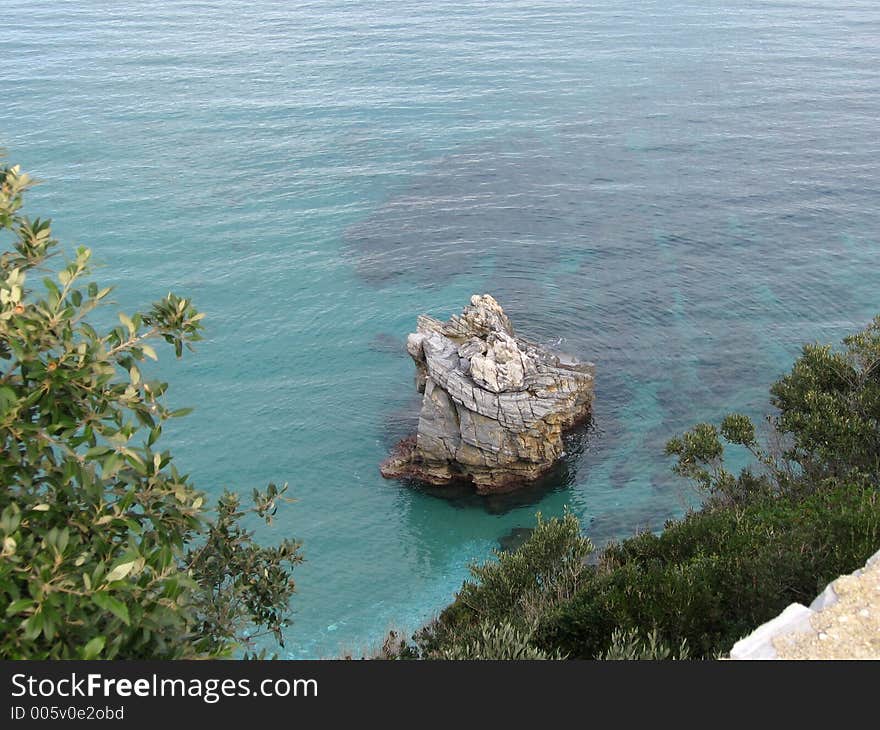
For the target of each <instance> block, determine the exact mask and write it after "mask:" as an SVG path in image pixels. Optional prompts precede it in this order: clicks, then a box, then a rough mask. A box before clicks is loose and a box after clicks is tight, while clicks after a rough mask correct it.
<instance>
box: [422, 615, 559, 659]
mask: <svg viewBox="0 0 880 730" xmlns="http://www.w3.org/2000/svg"><path fill="white" fill-rule="evenodd" d="M533 633H534V632H533V631H522V630H520V629H518V628H517V627H515V626H513V625H512V624H509V623H507V622H502V623H500V624H497V625H494V624H491V623H483V624H481V626H480V629H479V632H478V634H477V636H476V638H475V639H474V640H473V641H470V642H467V643H457V644H453V645H452V646H451V647H449V648H446V649H444V650H443V651H441V652H440V653H439V655H438V656H436V657H435V658H437V659H450V660H474V659H479V660H499V659H505V660H526V659H565V656H564V655H562V654H560V653H559V652H557V651H551V652H546V651H542V650H541V649H538V648H536V647H535V646H533V645H532V637H533Z"/></svg>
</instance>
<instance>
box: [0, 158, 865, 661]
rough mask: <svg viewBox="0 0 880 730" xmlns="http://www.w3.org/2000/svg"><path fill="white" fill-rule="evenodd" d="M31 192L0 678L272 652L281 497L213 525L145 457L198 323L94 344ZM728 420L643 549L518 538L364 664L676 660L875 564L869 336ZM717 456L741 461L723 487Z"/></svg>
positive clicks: (5, 257) (4, 240) (10, 219)
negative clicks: (744, 458)
mask: <svg viewBox="0 0 880 730" xmlns="http://www.w3.org/2000/svg"><path fill="white" fill-rule="evenodd" d="M32 184H33V181H32V180H31V179H30V178H29V176H28V175H27V174H25V173H23V172H22V171H21V170H20V169H19V168H18V167H16V166H2V167H0V244H2V246H3V253H2V254H0V439H2V450H0V478H2V483H3V489H2V490H0V657H2V658H6V659H17V658H35V659H42V658H52V659H65V658H82V659H88V658H120V659H122V658H164V659H176V658H196V657H214V656H231V655H238V656H242V655H244V656H249V655H252V654H253V653H254V652H256V651H257V650H258V648H259V647H260V646H261V645H262V642H261V641H260V637H262V636H264V635H268V636H271V637H273V638H274V639H275V640H277V642H278V643H280V644H282V645H283V633H282V632H283V629H284V627H285V626H286V625H287V623H288V622H289V612H290V602H291V599H292V596H293V594H294V590H295V584H294V580H293V576H292V571H293V569H294V568H295V566H296V565H297V564H298V563H299V562H300V561H301V560H302V555H301V546H300V545H299V543H297V542H296V541H294V540H283V541H281V542H280V543H279V544H277V545H275V546H268V547H267V546H263V545H261V544H259V543H258V542H257V541H256V540H255V539H254V534H253V532H252V531H251V530H248V529H246V528H245V526H244V522H245V521H246V519H249V517H250V516H255V517H257V518H259V519H261V520H265V521H266V522H269V523H271V521H272V516H273V514H274V513H275V511H276V509H277V507H278V505H279V504H280V503H282V502H285V501H290V500H289V499H288V498H287V496H286V486H280V487H278V486H276V485H274V484H270V485H268V487H267V488H266V489H265V490H262V491H260V490H254V491H253V495H252V497H253V505H252V506H249V507H247V508H245V507H243V506H242V505H241V503H240V498H239V497H238V496H237V494H235V493H233V492H231V491H227V492H225V493H224V494H223V496H221V497H220V499H219V500H218V502H217V505H216V508H215V509H214V510H211V509H209V505H208V503H207V501H206V498H205V495H204V494H203V493H202V492H200V491H198V490H197V489H196V488H195V486H194V485H193V484H192V483H191V481H190V479H189V477H188V476H187V475H185V474H181V473H180V472H179V471H178V470H177V469H176V467H175V465H174V462H173V459H172V455H171V453H170V452H169V451H168V450H167V449H165V448H164V447H163V446H161V445H160V443H161V441H162V431H163V425H164V424H165V423H166V422H167V421H168V420H169V419H172V418H180V417H183V416H185V415H186V410H185V409H178V410H174V409H172V408H170V407H169V406H168V405H167V390H168V385H167V383H165V382H162V381H160V380H157V379H154V378H153V377H152V374H153V373H154V372H155V370H154V366H153V365H151V361H153V360H156V359H157V357H158V353H157V351H156V349H154V346H153V345H154V344H155V343H159V344H161V343H165V344H166V345H167V346H170V347H171V348H172V349H173V350H174V352H175V355H176V356H177V357H181V356H182V355H183V353H184V352H185V351H187V350H189V349H192V346H193V345H194V344H195V343H197V342H198V341H199V340H200V338H201V333H202V319H203V315H202V313H201V312H199V311H198V310H197V309H196V308H195V307H194V306H193V304H192V303H191V301H190V300H188V299H185V298H181V297H178V296H176V295H174V294H168V296H167V297H165V298H164V299H162V300H161V301H159V302H156V303H155V304H153V305H152V307H150V308H149V309H147V310H145V311H141V312H133V313H128V314H127V313H118V315H117V319H118V324H117V323H116V321H112V322H110V323H109V324H108V320H109V315H108V312H109V309H110V308H109V303H110V301H111V300H110V294H111V290H110V288H105V287H101V286H100V285H99V284H98V283H96V282H93V281H91V264H90V261H91V254H90V251H89V250H88V249H86V248H80V249H78V250H77V251H76V252H75V253H74V255H73V256H72V258H70V259H69V260H64V261H61V260H60V258H59V255H58V253H59V252H58V242H57V241H56V240H55V239H54V238H53V235H52V232H51V226H50V224H49V222H48V221H46V220H41V219H39V218H29V217H27V216H25V215H24V214H23V204H24V197H25V194H26V192H27V190H28V188H29V187H30V186H31V185H32ZM770 405H771V407H772V409H773V415H772V416H770V417H768V419H767V422H766V424H765V425H764V427H763V428H761V429H759V428H758V427H757V426H756V424H755V423H753V422H752V420H750V419H749V418H747V417H746V416H743V415H741V414H731V415H729V416H727V417H726V418H724V419H723V420H722V422H721V423H720V424H718V425H715V424H708V423H702V424H698V425H696V426H695V427H694V428H692V429H691V430H690V431H688V432H687V433H685V434H683V435H681V436H679V437H677V438H673V439H672V440H670V441H669V443H668V445H667V453H668V454H669V456H670V457H673V458H674V464H673V469H674V471H675V472H676V473H677V474H679V475H680V476H682V477H684V478H686V479H688V480H690V482H691V483H692V484H693V485H694V486H695V487H696V488H697V489H698V490H699V491H700V493H701V494H702V496H703V498H704V499H703V503H702V506H701V507H700V509H698V510H694V511H691V512H690V513H688V514H686V515H685V516H684V517H682V518H681V519H679V520H674V521H670V522H669V523H667V525H666V528H665V529H664V530H663V531H662V532H660V533H659V534H654V533H650V532H645V533H641V534H637V535H634V536H633V537H630V538H629V539H626V540H622V541H620V542H615V543H612V544H610V545H608V546H605V547H604V548H603V549H601V550H596V548H595V547H594V545H593V544H592V543H591V542H590V540H589V539H588V538H587V537H585V536H584V535H583V534H582V532H581V526H580V524H579V522H578V520H577V518H576V517H575V516H574V515H571V514H566V515H564V516H562V517H559V518H553V519H544V518H543V517H542V516H541V515H538V518H537V526H536V528H535V530H534V532H533V533H532V535H531V537H530V539H529V540H528V541H527V542H526V543H525V544H524V545H523V546H522V547H520V548H519V549H518V550H515V551H499V552H498V553H497V555H496V558H495V559H493V560H490V561H489V562H487V563H485V564H483V565H475V566H473V568H472V579H471V580H469V581H467V582H465V583H464V585H463V586H462V587H461V590H460V591H459V593H458V595H457V596H456V599H455V601H454V602H453V603H452V604H451V605H450V606H448V607H447V608H446V609H445V610H444V611H443V612H442V613H441V614H440V615H439V616H438V617H437V618H436V619H435V620H434V621H432V622H431V623H430V624H428V625H427V626H425V627H423V628H422V629H421V630H419V631H418V632H417V633H416V634H415V635H414V636H413V637H412V638H411V639H409V640H405V641H401V640H399V639H398V638H397V637H394V638H395V640H394V641H386V642H385V648H384V650H383V655H384V656H387V657H389V658H420V659H564V658H598V659H693V658H713V657H717V656H721V655H724V654H725V653H726V652H727V651H729V649H730V647H731V646H732V644H733V643H734V642H735V641H736V640H737V639H739V638H740V637H741V636H743V635H744V634H747V633H748V632H750V631H751V630H752V629H753V628H754V627H755V626H757V625H758V624H760V623H762V622H764V621H766V620H768V619H770V618H772V617H773V616H775V615H777V614H778V613H779V612H780V611H781V610H782V609H784V608H785V606H787V605H788V604H789V603H791V602H793V601H798V602H809V601H810V600H811V599H812V597H813V596H815V595H816V594H817V593H818V592H819V591H820V590H821V589H822V587H823V586H824V585H825V584H826V583H828V582H829V581H830V580H832V579H834V578H835V577H837V576H838V575H840V574H842V573H846V572H849V571H851V570H853V569H854V568H856V567H858V566H859V565H861V564H862V563H863V562H864V561H865V559H866V558H867V557H868V556H870V555H871V554H873V553H874V552H875V551H876V550H877V548H878V546H880V501H878V490H877V485H878V481H880V317H878V318H877V319H875V320H874V321H873V322H871V323H870V324H868V325H867V326H866V327H865V328H864V329H863V330H861V331H859V332H857V333H855V334H853V335H851V336H849V337H847V338H845V339H844V341H843V344H842V347H838V348H835V347H832V346H830V345H821V344H810V345H807V346H805V347H804V348H803V351H802V353H801V355H800V357H799V358H798V359H797V360H796V362H795V363H794V365H793V366H792V368H791V370H790V372H788V373H787V374H786V375H785V376H783V377H782V378H780V379H779V380H778V381H777V382H776V383H774V384H773V385H772V387H771V389H770ZM729 449H737V450H744V452H746V453H748V454H750V455H751V459H750V462H751V463H750V464H749V466H747V467H746V468H744V469H742V470H740V471H739V472H738V473H734V472H733V471H731V470H729V469H728V468H727V466H726V463H725V453H726V452H727V450H729Z"/></svg>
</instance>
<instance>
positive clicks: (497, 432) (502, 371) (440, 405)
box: [381, 294, 594, 493]
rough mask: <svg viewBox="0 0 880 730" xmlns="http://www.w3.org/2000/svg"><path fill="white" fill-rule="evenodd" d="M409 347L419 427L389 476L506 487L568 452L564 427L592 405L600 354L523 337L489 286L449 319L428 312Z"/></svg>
mask: <svg viewBox="0 0 880 730" xmlns="http://www.w3.org/2000/svg"><path fill="white" fill-rule="evenodd" d="M406 349H407V351H408V352H409V354H410V355H411V356H412V358H413V360H414V361H415V364H416V387H417V388H418V390H419V392H420V393H424V397H423V399H422V408H421V412H420V414H419V427H418V432H417V434H416V435H415V437H414V438H413V437H410V438H408V439H404V441H402V442H401V443H400V444H399V445H398V447H397V449H396V451H395V453H394V454H392V456H391V457H390V458H389V459H388V460H386V461H385V462H384V463H383V464H382V466H381V472H382V475H383V476H386V477H390V478H391V477H407V478H413V479H418V480H421V481H425V482H428V483H431V484H437V485H443V484H448V483H450V482H453V481H458V480H470V481H472V482H473V483H474V485H475V487H476V489H477V491H478V492H481V493H490V492H497V491H507V490H509V489H513V488H515V487H516V486H518V485H520V484H524V483H526V482H528V481H530V480H533V479H535V478H537V477H538V476H540V475H541V474H542V473H544V472H545V471H547V469H549V468H550V467H551V466H552V465H553V463H554V462H555V461H556V460H557V459H558V458H559V457H560V456H561V455H562V451H563V446H562V433H563V431H564V430H565V429H567V428H569V427H571V426H574V425H575V424H576V423H578V422H579V421H582V420H584V419H585V418H587V417H588V416H589V414H590V410H591V406H592V401H593V369H594V368H593V365H592V363H582V362H579V361H577V360H576V359H575V358H572V357H570V356H567V355H564V354H562V353H558V352H553V351H551V350H549V349H548V348H545V347H542V346H540V345H537V344H535V343H532V342H529V341H528V340H526V339H523V338H522V337H517V336H516V334H515V333H514V330H513V325H512V324H511V323H510V320H509V319H508V318H507V315H505V314H504V310H502V308H501V306H500V305H499V304H498V302H496V301H495V299H493V298H492V297H491V296H489V295H488V294H485V295H483V296H478V295H474V296H473V297H471V303H470V305H469V306H467V307H465V308H464V311H463V312H462V313H461V315H459V316H453V317H452V318H451V319H450V320H449V321H448V322H441V321H439V320H437V319H434V318H433V317H428V316H425V315H422V316H420V317H419V318H418V325H417V331H416V332H414V333H412V334H411V335H409V337H408V338H407V343H406Z"/></svg>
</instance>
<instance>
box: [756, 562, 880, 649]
mask: <svg viewBox="0 0 880 730" xmlns="http://www.w3.org/2000/svg"><path fill="white" fill-rule="evenodd" d="M832 587H833V588H834V592H835V593H836V594H837V596H838V601H837V602H836V603H834V604H833V605H831V606H828V607H826V608H825V609H823V610H822V611H818V612H816V613H815V614H814V615H813V616H811V617H810V623H811V624H812V627H813V629H814V633H812V632H811V633H803V634H795V635H791V636H780V637H777V638H776V639H774V640H773V645H774V647H775V648H776V651H777V653H778V656H779V658H780V659H880V560H877V559H875V560H873V561H872V562H870V563H869V564H868V566H867V567H865V568H863V570H862V572H861V574H860V575H856V574H852V575H845V576H842V577H840V578H838V579H837V580H836V581H834V583H832Z"/></svg>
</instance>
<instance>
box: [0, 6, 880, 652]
mask: <svg viewBox="0 0 880 730" xmlns="http://www.w3.org/2000/svg"><path fill="white" fill-rule="evenodd" d="M2 9H3V13H2V15H3V23H2V28H0V57H2V59H3V61H2V63H0V146H2V147H4V148H5V150H6V154H7V158H8V161H9V162H15V163H19V164H21V165H22V167H23V168H24V169H25V170H27V171H29V172H30V173H31V174H32V175H34V176H35V177H37V178H38V179H39V180H40V181H41V184H40V185H39V186H38V187H37V188H35V189H34V190H33V191H32V193H31V194H30V195H29V197H28V207H27V212H28V213H29V214H30V215H32V216H34V217H37V216H39V217H51V218H52V219H53V221H54V230H55V234H56V235H57V237H58V238H59V239H60V240H61V241H62V244H63V247H64V250H65V251H67V252H68V253H70V252H72V251H73V248H74V247H75V246H80V245H83V246H88V247H89V248H91V249H92V251H93V256H94V259H95V262H96V264H97V268H96V270H95V278H96V279H97V280H98V281H99V282H101V283H102V284H104V285H112V286H113V287H114V294H113V300H114V301H113V303H112V304H111V305H110V306H109V309H108V310H107V313H106V314H107V315H109V320H110V321H112V320H115V317H116V313H117V312H118V311H125V312H132V311H135V310H136V309H138V308H142V307H145V306H147V305H148V304H149V303H150V302H152V301H155V300H157V299H159V298H161V297H163V296H164V295H165V294H166V293H167V292H168V291H174V292H176V293H179V294H181V295H186V296H189V297H192V299H193V301H194V303H195V304H196V306H197V307H199V308H200V309H201V310H203V311H204V312H206V318H205V320H204V323H205V327H206V331H205V335H206V336H205V340H204V342H202V343H200V345H199V347H198V348H197V351H196V352H195V353H191V354H187V355H186V356H185V357H184V358H182V359H181V360H179V361H178V360H176V359H175V357H174V354H173V351H171V350H167V351H163V350H161V349H160V353H159V354H160V363H159V364H158V365H157V366H155V370H156V372H157V373H158V374H159V375H160V376H161V377H163V378H165V379H167V380H168V381H169V382H170V383H171V387H170V390H169V395H168V399H169V403H170V405H172V406H174V407H179V408H182V407H193V408H194V409H195V410H194V412H193V414H192V415H190V416H188V417H187V418H184V419H179V420H177V421H175V422H173V424H172V426H170V427H169V428H168V429H166V432H165V434H164V435H163V440H164V445H165V447H166V448H169V449H170V450H171V451H172V453H173V454H174V457H175V463H176V464H177V465H178V468H180V469H181V470H182V471H184V472H186V473H188V474H190V476H191V478H192V481H193V483H194V484H195V485H196V486H197V487H198V488H200V489H202V490H204V491H206V492H207V493H208V494H209V495H211V496H213V497H216V496H218V495H219V494H220V493H222V491H223V490H224V489H232V490H236V491H239V492H240V493H242V494H243V495H244V496H245V498H247V495H249V494H250V493H251V490H252V489H253V488H255V487H262V486H265V485H266V484H267V483H268V482H270V481H274V482H276V483H279V484H280V483H285V482H286V483H288V484H289V485H290V487H289V495H290V496H291V497H293V498H295V502H293V503H290V504H285V505H283V506H282V507H281V508H280V509H279V511H278V513H277V515H276V518H275V522H274V524H273V525H272V526H271V527H267V526H265V525H261V524H259V523H258V522H257V521H253V522H251V523H249V525H250V526H251V527H252V528H253V529H254V530H255V531H256V534H257V537H258V538H259V539H260V540H262V541H265V542H271V541H273V540H277V539H281V538H282V537H291V538H296V539H300V540H302V542H303V554H304V556H305V558H306V561H305V562H304V563H303V564H302V565H301V566H298V567H297V568H296V569H295V573H294V575H295V578H296V583H297V593H296V595H295V596H294V598H293V600H292V602H291V609H292V619H293V621H292V624H291V626H290V627H289V629H288V630H287V631H286V633H285V641H284V646H283V647H280V646H277V645H274V644H266V647H267V648H269V649H271V650H272V651H276V652H277V653H278V655H279V656H280V657H282V658H292V659H296V658H335V657H341V656H346V655H352V656H362V655H365V654H369V653H370V652H371V651H373V650H374V649H375V648H376V647H377V646H378V645H379V644H380V643H381V641H382V638H383V636H384V635H385V634H386V633H387V631H389V630H396V631H398V632H404V633H409V632H411V631H413V630H415V629H416V628H418V627H419V626H420V625H422V624H424V623H425V622H426V621H429V620H430V619H431V618H432V617H433V616H436V615H437V613H438V611H440V610H441V609H442V608H443V607H444V606H445V605H446V604H448V603H449V602H450V601H451V600H452V599H453V597H454V595H455V592H456V590H457V589H458V588H459V587H460V585H461V583H462V581H463V580H465V579H467V577H468V575H469V573H468V566H469V565H470V564H471V563H473V562H482V561H485V560H489V559H492V556H493V550H496V549H501V548H510V547H513V546H514V545H515V544H517V543H518V542H519V541H521V540H522V539H523V538H524V537H525V536H526V535H528V532H529V530H530V529H531V528H532V527H533V526H534V524H535V514H536V513H537V512H541V513H542V514H543V515H544V516H545V517H553V516H558V515H561V514H563V513H564V512H565V511H566V510H569V511H571V512H572V513H573V514H575V515H576V516H577V517H578V518H579V519H580V521H581V524H582V526H583V530H584V532H585V534H586V535H588V536H589V537H590V538H591V539H592V540H593V542H594V544H595V545H596V546H597V547H601V546H602V545H604V544H606V543H607V542H608V541H609V540H613V539H619V538H621V537H625V536H626V535H629V534H632V533H633V532H635V531H640V530H653V531H656V530H660V529H662V528H663V525H664V524H665V522H666V521H667V520H670V519H675V518H677V517H680V516H681V515H682V514H684V513H685V511H686V510H688V509H690V508H693V507H695V506H696V505H698V504H699V495H698V494H696V493H694V492H693V491H692V490H691V489H690V487H689V486H688V485H687V484H686V483H685V482H684V481H682V480H681V479H680V478H678V477H676V475H675V474H673V473H672V471H671V469H670V466H671V462H670V459H669V458H668V457H666V456H665V455H664V445H665V443H666V441H667V440H668V439H670V438H672V437H673V436H676V435H678V434H680V433H681V432H682V431H684V430H685V429H687V428H689V427H690V426H692V425H693V424H695V423H697V422H701V421H717V420H718V419H720V418H721V417H722V416H723V415H724V414H725V413H728V412H731V411H738V412H743V413H746V414H748V415H750V416H753V417H755V418H756V419H758V420H759V422H760V423H763V422H764V421H763V419H764V417H765V416H766V415H768V414H771V413H772V409H771V406H770V404H769V399H768V388H769V387H770V385H771V384H772V383H773V381H774V380H775V379H777V378H778V377H779V376H780V375H782V374H783V373H784V372H785V371H786V370H787V369H788V368H789V367H790V366H791V364H792V362H793V361H794V359H795V358H796V357H797V356H798V353H799V352H800V350H801V347H802V346H803V344H804V343H807V342H812V341H821V342H839V340H840V339H841V338H842V337H843V336H845V335H846V334H847V333H850V332H853V331H855V330H857V329H859V328H861V327H863V326H864V325H865V324H866V323H867V322H868V321H870V319H871V318H872V317H873V316H874V315H875V314H877V313H878V312H880V296H878V295H880V276H878V268H880V267H878V257H880V5H878V3H877V2H876V0H639V2H633V1H632V0H578V1H564V0H547V1H542V0H535V1H529V2H525V1H521V0H479V1H478V0H456V1H455V2H451V1H449V0H433V1H432V2H424V3H422V2H414V1H413V0H407V1H406V2H404V1H401V0H375V1H374V2H366V1H354V0H316V1H313V2H290V1H289V0H284V1H282V0H247V1H246V2H245V1H242V0H213V1H207V0H205V1H194V0H176V1H174V2H171V1H168V2H154V3H144V2H135V1H134V0H113V1H112V2H111V1H110V0H3V3H2ZM475 293H480V294H482V293H490V294H492V295H493V296H494V297H495V298H496V299H498V301H499V302H500V303H501V304H502V306H503V307H504V308H505V310H506V311H507V313H508V314H509V316H510V318H511V319H512V321H513V322H514V325H515V327H516V328H517V331H518V332H519V333H521V334H523V335H525V336H527V337H529V338H531V339H534V340H538V341H540V342H543V343H546V344H550V345H554V346H556V347H558V348H559V349H562V350H565V351H568V352H571V353H574V354H576V355H578V356H580V357H581V358H583V359H586V360H591V361H593V362H594V363H595V364H596V372H597V377H596V399H595V409H594V418H593V422H592V424H591V425H590V426H589V428H585V429H581V430H579V431H577V432H575V433H573V434H571V435H570V436H569V439H568V444H567V454H566V456H565V458H564V459H563V461H562V462H561V463H560V464H559V466H558V467H557V468H556V469H554V470H553V472H552V473H551V474H549V475H548V476H547V477H546V478H545V479H543V480H542V481H541V482H539V483H538V484H535V485H533V486H531V487H529V488H527V489H524V490H522V491H520V492H517V493H514V494H511V495H506V496H495V497H478V496H475V495H474V494H472V493H471V492H469V491H467V490H453V491H448V490H447V491H444V490H436V489H434V490H431V489H425V488H421V487H418V486H414V485H410V484H404V483H400V482H396V481H387V480H384V479H382V478H381V476H380V475H379V471H378V465H379V463H380V462H381V461H382V459H383V458H384V457H385V456H386V455H387V453H388V451H389V449H390V448H391V447H392V446H393V445H394V444H395V443H396V442H397V441H398V440H399V439H400V438H402V437H403V436H405V435H407V434H408V433H409V432H411V431H412V430H413V429H414V428H415V424H416V417H417V413H418V407H419V396H418V394H417V393H416V391H415V387H414V383H413V374H414V368H413V364H412V362H411V361H410V359H409V357H408V356H407V355H406V352H405V350H404V342H405V339H406V335H407V333H409V332H411V331H414V329H415V322H416V317H417V316H418V315H419V314H421V313H429V314H431V315H433V316H436V317H439V318H442V319H445V318H447V317H449V316H450V315H452V314H453V313H456V312H459V311H460V310H461V308H462V307H463V306H464V305H465V304H466V303H467V302H468V300H469V298H470V296H471V295H472V294H475ZM730 459H731V463H732V464H734V465H737V464H740V463H743V462H744V459H743V455H742V454H738V453H735V452H731V453H730Z"/></svg>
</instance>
